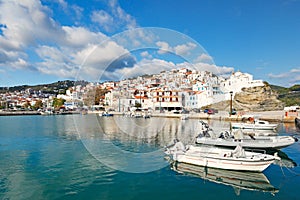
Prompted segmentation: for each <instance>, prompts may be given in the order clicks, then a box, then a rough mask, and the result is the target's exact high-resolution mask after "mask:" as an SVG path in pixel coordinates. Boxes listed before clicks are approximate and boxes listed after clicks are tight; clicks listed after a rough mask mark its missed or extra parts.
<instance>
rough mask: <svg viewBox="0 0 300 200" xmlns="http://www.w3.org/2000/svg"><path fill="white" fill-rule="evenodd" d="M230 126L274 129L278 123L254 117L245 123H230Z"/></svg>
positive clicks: (235, 127) (234, 127)
mask: <svg viewBox="0 0 300 200" xmlns="http://www.w3.org/2000/svg"><path fill="white" fill-rule="evenodd" d="M231 126H232V128H233V129H254V130H274V129H276V128H277V126H278V124H270V123H269V122H268V121H265V120H258V119H255V120H253V121H252V122H251V121H249V122H247V123H245V122H241V123H231Z"/></svg>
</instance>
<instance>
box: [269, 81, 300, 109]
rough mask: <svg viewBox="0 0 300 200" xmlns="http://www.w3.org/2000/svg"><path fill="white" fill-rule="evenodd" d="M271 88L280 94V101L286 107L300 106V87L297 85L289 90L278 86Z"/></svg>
mask: <svg viewBox="0 0 300 200" xmlns="http://www.w3.org/2000/svg"><path fill="white" fill-rule="evenodd" d="M270 87H271V88H272V90H274V91H276V92H277V93H278V99H279V100H280V101H282V102H283V103H284V104H285V106H293V105H300V85H298V84H297V85H294V86H292V87H289V88H285V87H281V86H276V85H270Z"/></svg>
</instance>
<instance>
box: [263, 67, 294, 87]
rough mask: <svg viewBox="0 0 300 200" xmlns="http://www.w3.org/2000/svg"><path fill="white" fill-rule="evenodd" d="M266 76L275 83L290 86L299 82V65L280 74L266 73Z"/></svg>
mask: <svg viewBox="0 0 300 200" xmlns="http://www.w3.org/2000/svg"><path fill="white" fill-rule="evenodd" d="M268 77H269V78H270V79H271V80H273V81H275V82H276V83H277V84H278V83H279V84H282V85H287V86H292V85H294V84H299V82H300V67H297V68H292V69H290V70H289V71H287V72H284V73H281V74H273V73H270V74H268Z"/></svg>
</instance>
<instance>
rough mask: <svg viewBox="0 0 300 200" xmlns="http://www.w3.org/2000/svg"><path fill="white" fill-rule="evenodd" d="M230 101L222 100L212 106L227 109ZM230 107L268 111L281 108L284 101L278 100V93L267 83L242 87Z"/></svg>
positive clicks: (241, 109)
mask: <svg viewBox="0 0 300 200" xmlns="http://www.w3.org/2000/svg"><path fill="white" fill-rule="evenodd" d="M229 105H230V101H223V102H220V103H217V104H214V105H211V107H212V108H216V109H218V110H226V111H229V109H230V108H229ZM232 107H233V108H235V109H236V110H238V111H268V110H283V107H284V103H283V102H281V101H280V100H278V94H277V93H276V92H275V91H274V90H272V89H271V87H270V86H269V85H264V86H261V87H252V88H243V89H242V92H239V93H236V94H235V96H234V99H233V103H232Z"/></svg>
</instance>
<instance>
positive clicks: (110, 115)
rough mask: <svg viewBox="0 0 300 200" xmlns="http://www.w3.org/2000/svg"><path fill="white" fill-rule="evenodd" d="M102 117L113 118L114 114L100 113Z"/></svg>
mask: <svg viewBox="0 0 300 200" xmlns="http://www.w3.org/2000/svg"><path fill="white" fill-rule="evenodd" d="M99 116H100V117H113V116H114V114H112V113H108V112H103V113H99Z"/></svg>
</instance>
